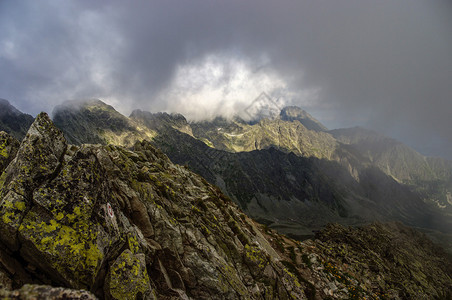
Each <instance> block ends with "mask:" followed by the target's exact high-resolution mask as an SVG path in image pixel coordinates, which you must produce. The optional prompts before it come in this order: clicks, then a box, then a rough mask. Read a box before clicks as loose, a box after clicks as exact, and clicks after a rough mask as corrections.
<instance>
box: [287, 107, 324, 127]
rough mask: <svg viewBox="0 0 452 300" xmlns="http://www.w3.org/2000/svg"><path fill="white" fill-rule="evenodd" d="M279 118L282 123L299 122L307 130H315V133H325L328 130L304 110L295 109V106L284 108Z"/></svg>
mask: <svg viewBox="0 0 452 300" xmlns="http://www.w3.org/2000/svg"><path fill="white" fill-rule="evenodd" d="M279 117H280V119H281V120H283V121H289V122H293V121H299V122H300V123H301V124H303V125H304V126H305V127H306V128H307V129H310V130H315V131H327V130H328V129H327V128H326V127H325V126H323V125H322V123H320V122H319V121H318V120H316V119H315V118H314V117H312V116H311V115H310V114H308V113H307V112H306V111H305V110H303V109H301V108H299V107H297V106H287V107H284V108H283V109H282V110H281V112H280V114H279Z"/></svg>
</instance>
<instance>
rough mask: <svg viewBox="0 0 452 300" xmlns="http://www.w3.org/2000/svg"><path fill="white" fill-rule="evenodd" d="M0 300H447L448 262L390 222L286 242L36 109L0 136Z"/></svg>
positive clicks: (194, 181) (153, 161)
mask: <svg viewBox="0 0 452 300" xmlns="http://www.w3.org/2000/svg"><path fill="white" fill-rule="evenodd" d="M0 167H1V169H0V172H1V173H2V175H1V177H0V188H1V189H0V206H1V208H0V287H1V289H0V297H1V298H12V299H94V298H100V299H328V297H329V298H330V299H364V298H366V299H435V298H436V299H450V297H451V295H452V278H451V276H452V275H451V274H452V264H451V261H450V258H448V256H447V255H446V254H444V252H443V251H442V250H441V249H440V248H438V247H436V246H435V245H433V244H432V243H431V242H430V241H429V240H428V239H427V238H426V237H425V236H424V235H423V234H421V233H419V232H417V231H415V230H413V229H411V228H408V227H405V226H403V225H401V224H399V223H391V224H373V225H369V226H366V227H363V228H355V229H352V228H347V227H343V226H339V225H330V226H328V227H326V228H325V229H324V230H322V231H320V232H318V233H317V234H316V239H314V240H307V241H304V242H299V241H295V240H292V239H289V238H287V237H285V236H282V235H279V234H277V233H276V232H275V231H273V230H271V229H268V228H266V227H265V226H262V225H260V224H257V223H255V222H254V221H253V220H251V219H249V218H248V217H247V216H245V215H244V214H243V213H242V212H241V211H240V210H239V209H238V208H237V206H236V205H235V204H233V203H232V202H231V201H230V200H229V199H227V197H225V196H224V195H223V194H222V193H221V192H220V191H219V190H218V189H217V188H216V187H214V186H212V185H210V184H208V183H207V182H206V181H205V180H204V179H203V178H202V177H200V176H198V175H196V174H194V173H193V172H191V171H190V170H188V169H187V168H186V167H181V166H178V165H175V164H173V163H171V161H170V160H169V159H168V158H167V157H166V155H164V154H163V153H162V152H160V151H159V150H157V149H156V148H154V147H153V146H151V145H150V144H149V143H148V142H147V141H142V142H138V143H136V144H135V145H134V146H133V147H132V148H130V149H126V148H123V147H119V146H111V145H110V146H100V145H82V146H74V145H68V144H67V142H66V139H65V138H64V136H63V134H62V133H61V131H60V130H59V129H57V128H56V127H55V126H54V125H53V123H52V122H51V120H50V119H49V118H48V116H47V115H46V114H45V113H42V114H40V115H38V117H37V118H36V120H35V122H34V123H33V124H32V126H31V127H30V129H29V131H28V133H27V135H26V137H25V138H24V140H23V141H22V143H20V144H19V142H18V141H16V140H15V139H14V138H12V137H10V136H9V135H7V134H6V133H3V132H2V133H0Z"/></svg>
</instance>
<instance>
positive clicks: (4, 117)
mask: <svg viewBox="0 0 452 300" xmlns="http://www.w3.org/2000/svg"><path fill="white" fill-rule="evenodd" d="M33 120H34V118H33V117H32V116H30V115H28V114H24V113H22V112H21V111H19V110H18V109H16V108H15V107H14V106H12V105H11V104H10V103H9V101H8V100H5V99H0V131H2V130H3V131H5V132H8V133H9V134H11V135H12V136H14V137H15V138H16V139H18V140H21V139H23V138H24V136H25V134H26V133H27V131H28V128H29V127H30V125H31V123H33Z"/></svg>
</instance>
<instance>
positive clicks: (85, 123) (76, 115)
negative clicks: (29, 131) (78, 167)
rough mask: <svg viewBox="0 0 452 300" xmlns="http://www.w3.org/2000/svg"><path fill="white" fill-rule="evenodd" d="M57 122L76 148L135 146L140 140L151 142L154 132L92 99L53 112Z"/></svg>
mask: <svg viewBox="0 0 452 300" xmlns="http://www.w3.org/2000/svg"><path fill="white" fill-rule="evenodd" d="M53 121H54V122H55V124H56V125H57V126H58V128H61V129H62V130H64V132H65V136H66V138H67V139H68V141H69V142H70V143H72V144H76V145H80V144H83V143H90V144H109V143H111V144H119V145H127V146H132V145H133V143H134V142H135V141H136V140H139V139H144V138H147V139H149V138H151V137H152V136H153V133H152V132H151V131H150V130H146V129H142V128H138V127H137V124H135V123H134V122H133V121H131V120H130V119H129V118H127V117H125V116H123V115H122V114H121V113H119V112H118V111H116V110H115V109H114V108H113V107H112V106H110V105H107V104H105V103H104V102H102V101H100V100H97V99H92V100H83V101H68V102H65V103H64V104H62V105H60V106H57V107H56V108H55V109H54V111H53Z"/></svg>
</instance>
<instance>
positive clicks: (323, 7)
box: [0, 0, 452, 158]
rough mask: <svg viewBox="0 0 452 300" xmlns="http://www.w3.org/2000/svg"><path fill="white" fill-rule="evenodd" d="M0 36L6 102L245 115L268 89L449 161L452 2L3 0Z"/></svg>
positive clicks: (336, 120) (27, 106) (340, 122)
mask: <svg viewBox="0 0 452 300" xmlns="http://www.w3.org/2000/svg"><path fill="white" fill-rule="evenodd" d="M0 28H1V30H0V97H2V98H6V99H9V100H11V101H12V102H13V104H15V105H16V106H18V108H20V109H22V110H25V111H28V112H32V113H36V112H37V111H38V110H40V109H45V110H48V111H50V110H51V107H52V106H53V105H55V104H57V103H59V102H61V101H62V100H66V99H74V98H87V97H89V98H91V97H99V98H102V99H105V100H106V101H109V102H110V103H111V104H113V105H115V106H117V107H121V109H122V110H123V111H128V110H130V109H131V108H133V107H140V108H144V109H148V110H154V111H155V110H160V109H170V110H176V109H177V110H180V111H183V107H181V106H180V105H181V103H182V102H183V101H186V102H187V103H189V104H190V106H191V107H196V105H194V102H196V101H200V103H201V104H200V105H202V106H203V107H207V109H212V110H214V111H216V110H218V109H221V111H224V109H226V108H227V109H228V110H231V109H232V110H234V109H242V107H243V105H241V104H245V103H246V101H252V98H253V95H255V94H256V93H258V91H259V88H260V87H259V82H266V84H263V87H262V89H267V90H266V92H272V91H273V90H274V91H275V93H273V94H274V95H276V94H277V93H278V95H283V96H284V97H283V98H282V99H283V101H284V103H293V104H298V105H301V106H304V107H305V108H306V109H307V110H309V111H311V112H312V114H314V115H315V116H318V117H319V118H320V119H321V120H322V121H324V122H325V123H326V124H327V125H328V126H330V127H337V126H353V125H364V126H367V127H371V128H374V129H377V130H380V131H382V132H384V133H386V134H388V135H391V136H394V137H396V138H401V139H403V140H404V141H405V142H408V143H410V144H411V145H414V146H417V147H418V149H421V150H425V151H427V150H428V151H430V153H434V154H442V155H446V156H449V157H450V158H452V150H450V149H452V133H451V130H450V129H451V125H452V124H451V121H450V120H451V118H450V113H451V112H452V82H451V78H452V34H450V33H451V32H452V9H451V5H450V2H449V1H420V0H419V1H417V0H414V1H413V0H409V1H408V0H399V1H393V0H386V1H362V0H360V1H289V0H287V1H64V2H63V1H12V0H3V1H0ZM221 61H224V62H225V63H224V65H222V63H221ZM198 69H199V70H200V73H202V74H203V75H202V74H201V75H199V76H198V75H196V70H198ZM187 70H188V71H187ZM243 74H245V75H243ZM184 76H185V77H184ZM211 76H212V77H215V78H214V80H209V78H210V77H211ZM246 80H248V81H249V83H248V84H246V85H241V84H240V82H241V81H246ZM269 82H276V83H275V85H274V86H272V85H271V84H270V83H269ZM204 86H207V87H208V88H205V87H204ZM234 89H237V90H239V92H237V93H233V92H232V91H231V90H234ZM268 89H271V91H269V90H268ZM246 90H248V91H249V92H248V93H247V92H246ZM284 90H286V93H284ZM306 91H315V92H306ZM185 92H186V94H187V97H186V99H184V100H180V99H179V100H175V98H177V97H179V98H183V95H184V93H185ZM255 96H257V95H255ZM203 97H204V98H203ZM206 97H207V98H208V97H212V98H217V99H205V98H206ZM222 97H223V98H222ZM241 97H242V98H247V99H245V100H244V99H239V98H241ZM200 99H201V100H200ZM190 101H192V102H190ZM193 101H194V102H193ZM218 101H220V102H218ZM234 101H236V102H237V101H238V102H237V103H235V104H234V105H231V102H234ZM240 101H242V102H240ZM212 103H214V104H212ZM209 105H210V106H209ZM422 146H424V148H422ZM427 146H428V147H430V148H431V149H427V148H428V147H427ZM438 149H439V150H442V151H439V150H438ZM435 151H436V152H435Z"/></svg>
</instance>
